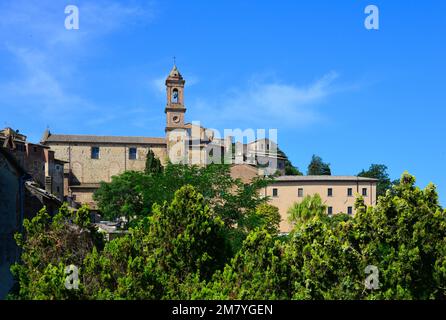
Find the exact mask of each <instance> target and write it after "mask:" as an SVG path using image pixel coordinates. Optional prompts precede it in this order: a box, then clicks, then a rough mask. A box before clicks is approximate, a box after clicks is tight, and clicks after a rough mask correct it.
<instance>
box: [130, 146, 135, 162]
mask: <svg viewBox="0 0 446 320" xmlns="http://www.w3.org/2000/svg"><path fill="white" fill-rule="evenodd" d="M129 159H130V160H136V148H129Z"/></svg>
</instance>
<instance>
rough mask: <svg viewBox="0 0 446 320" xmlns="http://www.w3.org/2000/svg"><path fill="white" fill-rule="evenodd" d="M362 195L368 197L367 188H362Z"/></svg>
mask: <svg viewBox="0 0 446 320" xmlns="http://www.w3.org/2000/svg"><path fill="white" fill-rule="evenodd" d="M362 195H363V196H364V197H367V188H362Z"/></svg>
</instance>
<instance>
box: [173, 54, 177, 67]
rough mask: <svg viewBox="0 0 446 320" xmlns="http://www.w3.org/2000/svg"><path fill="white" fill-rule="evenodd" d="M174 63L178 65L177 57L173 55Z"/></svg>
mask: <svg viewBox="0 0 446 320" xmlns="http://www.w3.org/2000/svg"><path fill="white" fill-rule="evenodd" d="M173 65H174V66H175V67H176V66H177V57H175V56H173Z"/></svg>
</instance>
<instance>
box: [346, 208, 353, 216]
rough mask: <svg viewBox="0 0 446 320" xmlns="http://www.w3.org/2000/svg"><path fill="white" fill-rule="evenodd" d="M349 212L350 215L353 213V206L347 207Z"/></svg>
mask: <svg viewBox="0 0 446 320" xmlns="http://www.w3.org/2000/svg"><path fill="white" fill-rule="evenodd" d="M347 213H348V214H350V215H351V214H353V207H348V208H347Z"/></svg>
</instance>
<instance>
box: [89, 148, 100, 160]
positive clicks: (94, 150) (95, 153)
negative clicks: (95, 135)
mask: <svg viewBox="0 0 446 320" xmlns="http://www.w3.org/2000/svg"><path fill="white" fill-rule="evenodd" d="M91 158H92V159H99V147H91Z"/></svg>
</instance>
